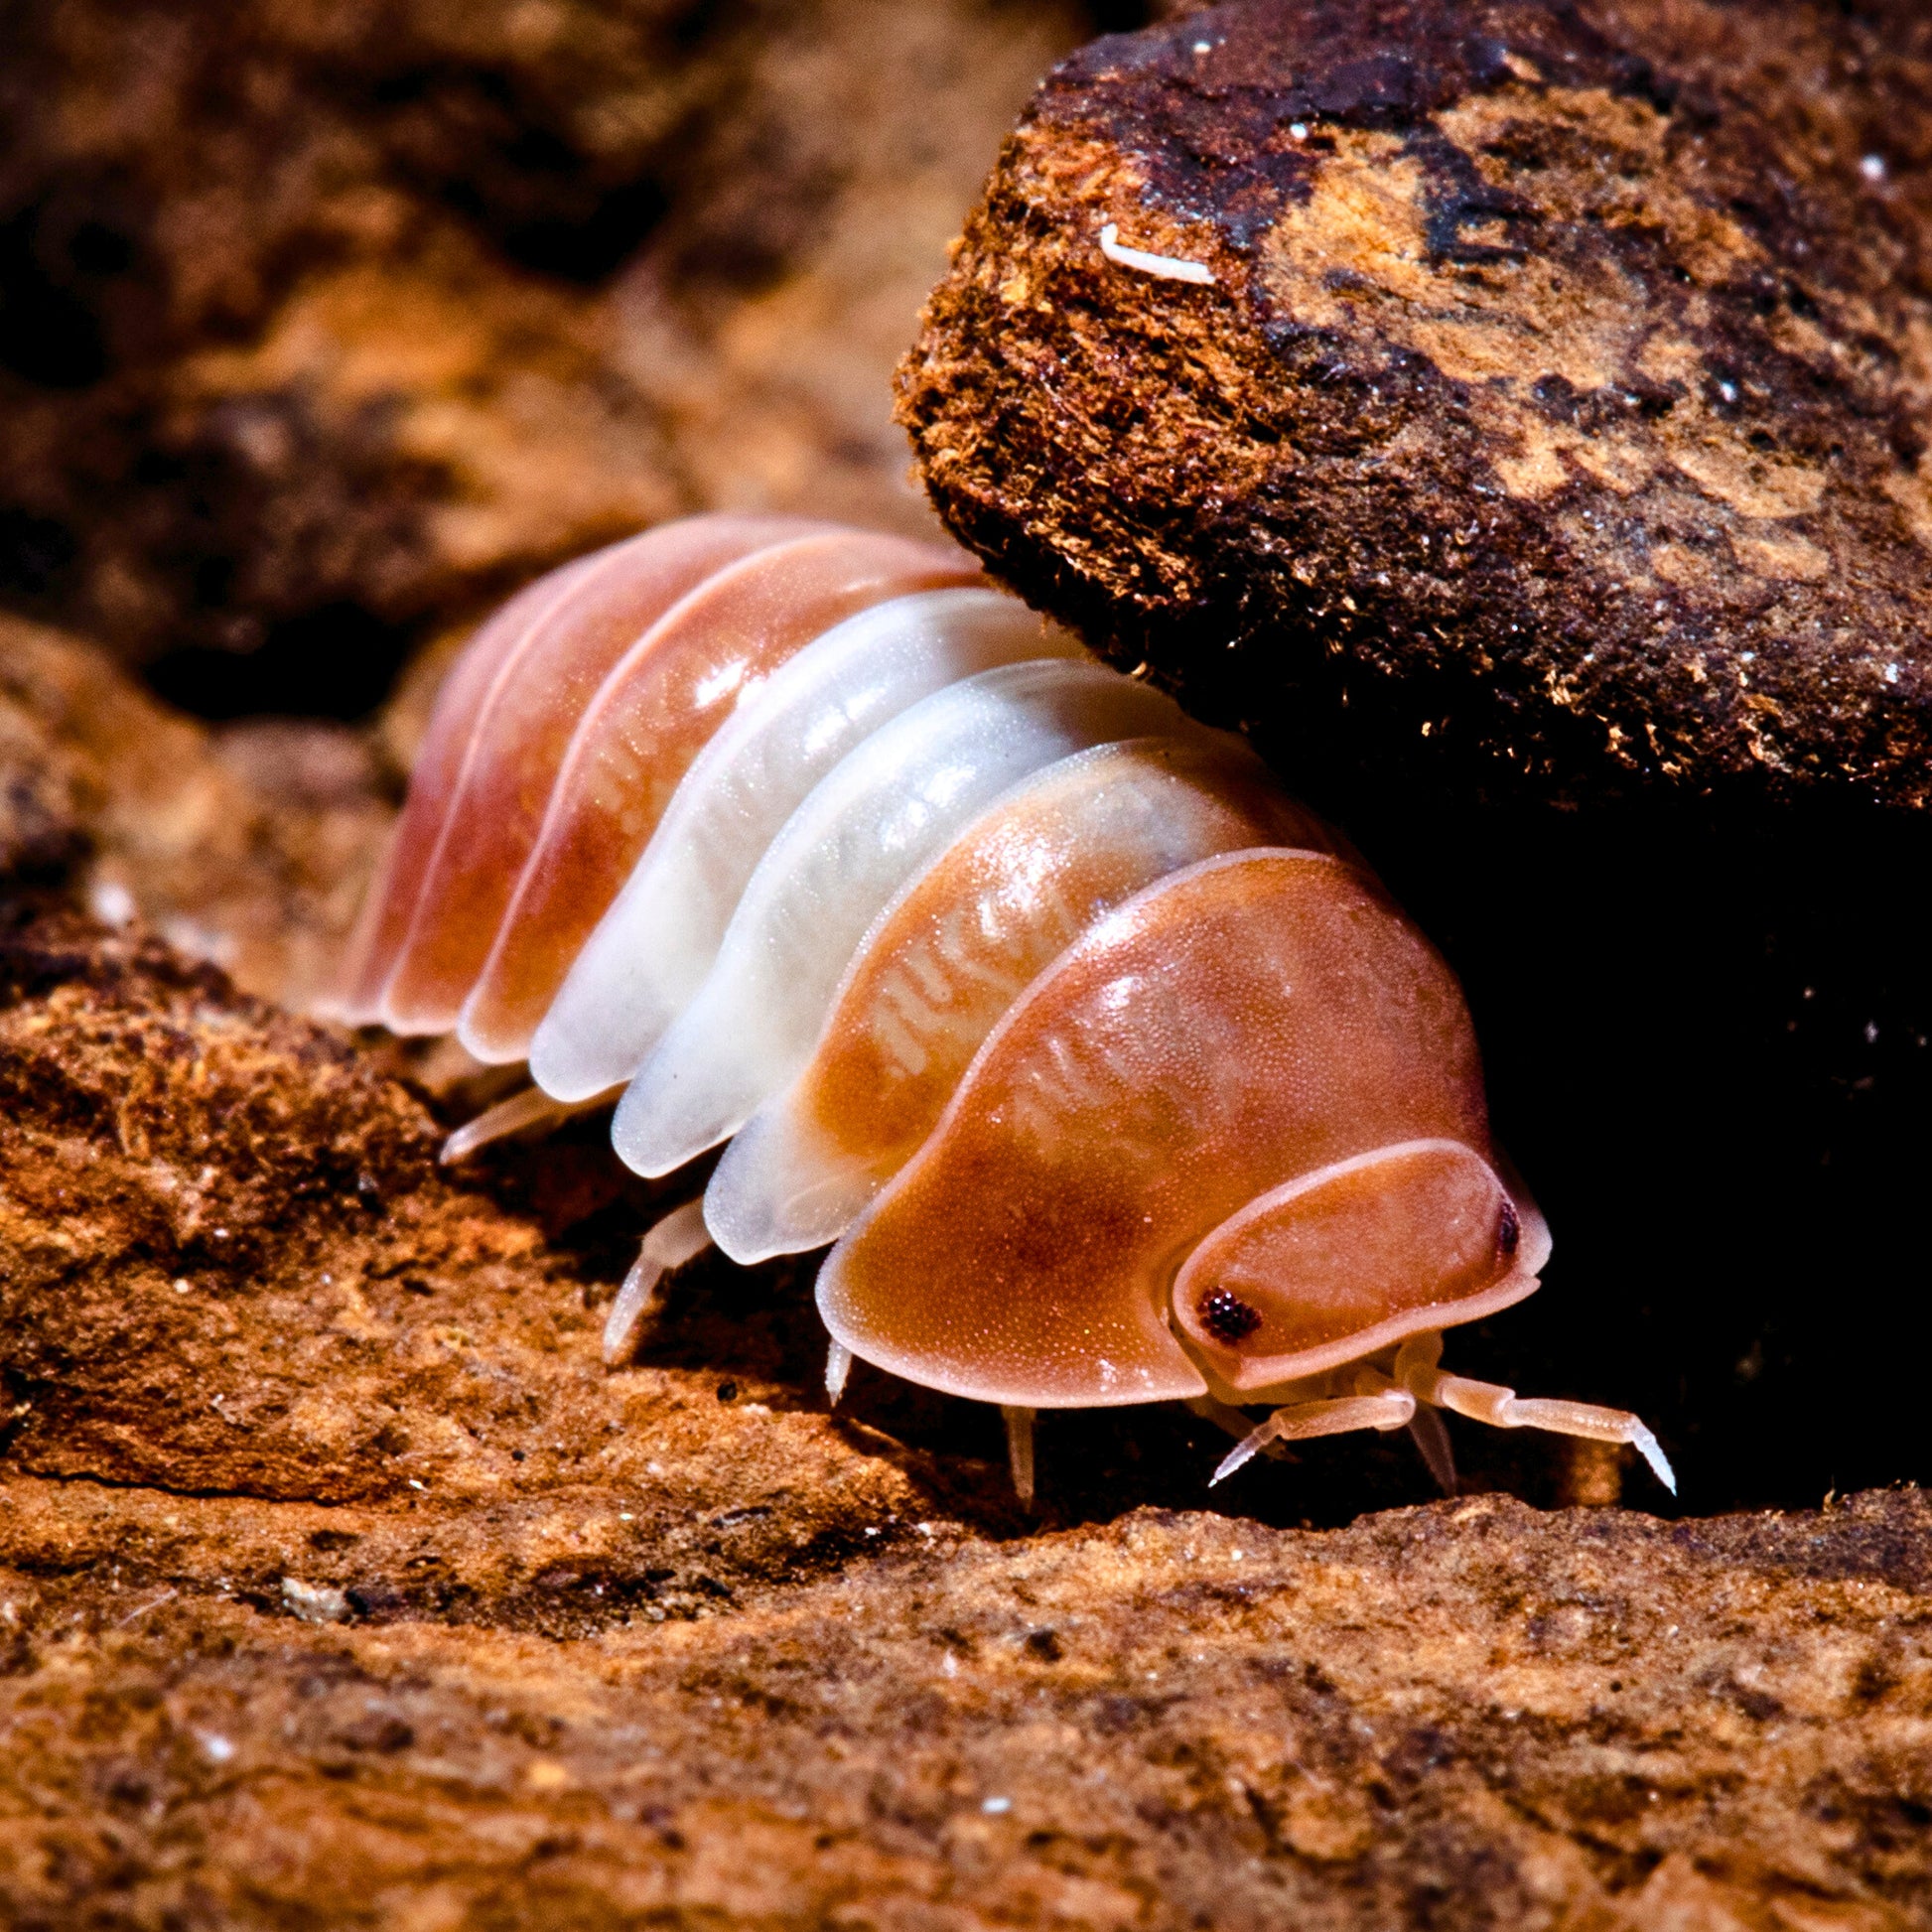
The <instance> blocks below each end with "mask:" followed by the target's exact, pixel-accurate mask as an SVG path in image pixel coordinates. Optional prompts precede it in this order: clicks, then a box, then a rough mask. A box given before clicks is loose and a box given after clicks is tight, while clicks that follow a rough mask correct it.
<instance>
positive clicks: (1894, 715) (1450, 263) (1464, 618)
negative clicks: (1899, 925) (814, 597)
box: [899, 0, 1932, 807]
mask: <svg viewBox="0 0 1932 1932" xmlns="http://www.w3.org/2000/svg"><path fill="white" fill-rule="evenodd" d="M1110 223H1111V224H1113V227H1114V230H1115V233H1114V236H1113V239H1114V241H1115V251H1114V252H1113V253H1112V254H1110V253H1109V252H1107V250H1106V249H1105V246H1104V244H1103V240H1102V234H1103V230H1104V229H1105V227H1106V226H1107V224H1110ZM1122 249H1129V250H1138V251H1142V252H1143V254H1145V255H1154V256H1161V257H1167V258H1170V260H1169V262H1168V263H1167V264H1165V265H1163V264H1162V263H1159V262H1153V263H1150V262H1147V261H1142V262H1140V263H1138V264H1137V263H1136V262H1134V261H1133V260H1131V259H1129V260H1123V259H1121V258H1120V257H1119V251H1120V250H1122ZM1175 264H1183V265H1184V264H1192V265H1193V266H1192V267H1191V268H1190V267H1185V266H1182V267H1181V268H1179V270H1178V272H1176V268H1175ZM1202 274H1205V275H1208V276H1211V277H1212V280H1211V282H1206V281H1202V280H1200V279H1198V277H1199V276H1200V275H1202ZM1190 275H1191V276H1194V277H1196V279H1191V280H1190V279H1185V277H1187V276H1190ZM899 381H900V408H901V415H902V419H903V420H904V421H905V422H906V423H907V425H908V426H909V427H910V428H911V430H912V432H913V435H914V439H915V442H916V446H917V451H918V459H919V463H920V466H921V468H922V470H923V473H924V477H925V481H926V483H927V486H928V488H929V490H930V491H931V494H932V497H933V500H934V501H935V503H936V504H937V505H938V507H939V509H940V511H941V513H942V515H943V516H944V517H945V519H946V521H947V522H948V523H949V524H950V525H951V526H952V528H953V529H954V530H955V532H956V533H957V534H958V535H960V536H961V537H962V538H964V539H965V540H966V541H967V542H969V543H970V544H971V545H972V546H973V547H974V548H975V549H977V550H978V551H980V552H981V553H982V555H984V556H985V557H986V558H987V559H988V560H989V562H990V563H991V564H992V565H993V567H994V568H995V569H996V570H997V571H999V572H1000V573H1001V574H1002V575H1004V576H1005V577H1006V578H1007V579H1009V580H1010V581H1011V582H1012V583H1013V584H1014V585H1015V586H1017V587H1018V588H1019V589H1020V590H1021V591H1022V592H1023V593H1024V594H1025V595H1026V596H1027V597H1028V598H1029V599H1030V600H1032V601H1033V602H1035V603H1036V604H1038V605H1040V606H1042V607H1043V608H1045V609H1047V610H1050V611H1051V612H1053V613H1054V615H1056V616H1058V617H1060V618H1062V619H1064V620H1067V621H1071V622H1073V623H1075V624H1077V625H1079V626H1080V627H1081V628H1082V629H1084V630H1085V631H1086V633H1087V634H1088V635H1089V636H1090V637H1091V638H1093V639H1094V640H1095V641H1096V642H1098V643H1101V644H1102V645H1104V647H1105V648H1106V649H1107V650H1108V651H1109V653H1110V654H1111V655H1112V656H1113V657H1114V658H1115V659H1116V660H1117V661H1120V662H1122V663H1123V664H1126V665H1132V664H1134V663H1136V662H1137V661H1138V660H1141V659H1146V660H1147V661H1148V662H1149V663H1150V665H1151V666H1152V668H1153V670H1154V672H1155V674H1156V675H1157V676H1159V677H1161V678H1163V679H1164V680H1166V681H1168V682H1170V683H1172V684H1173V685H1175V686H1177V687H1178V688H1180V689H1181V691H1182V692H1183V694H1185V695H1187V696H1188V698H1189V700H1190V701H1191V702H1192V703H1193V704H1194V705H1195V706H1196V708H1198V709H1202V710H1205V711H1209V712H1212V713H1216V714H1219V715H1222V716H1229V715H1232V716H1236V717H1240V718H1242V719H1245V720H1247V721H1249V722H1251V723H1253V724H1255V725H1256V726H1257V727H1259V728H1262V729H1263V730H1265V731H1266V732H1267V733H1268V734H1269V735H1271V736H1272V737H1274V738H1276V739H1277V740H1278V741H1285V742H1287V743H1288V744H1289V745H1291V746H1295V747H1298V748H1300V749H1302V750H1303V751H1305V752H1306V754H1307V759H1306V762H1307V763H1308V764H1309V765H1310V766H1311V767H1313V766H1318V765H1319V764H1321V763H1322V761H1323V760H1324V759H1329V760H1339V761H1343V762H1346V761H1349V760H1361V759H1367V760H1368V762H1369V763H1370V764H1371V765H1373V766H1374V767H1375V768H1376V769H1379V770H1382V771H1385V772H1388V773H1391V774H1394V775H1395V776H1396V777H1397V779H1398V781H1399V782H1401V783H1402V784H1404V785H1426V784H1427V783H1428V782H1429V781H1430V779H1429V774H1432V773H1451V774H1452V782H1453V783H1455V784H1456V785H1459V786H1460V787H1462V789H1463V791H1464V793H1465V795H1466V791H1467V789H1468V787H1469V785H1470V784H1471V783H1473V784H1475V785H1476V786H1478V787H1479V788H1481V789H1483V790H1485V791H1489V792H1492V793H1493V792H1494V791H1496V790H1498V789H1502V790H1507V789H1509V788H1511V784H1512V779H1513V780H1517V781H1521V783H1522V788H1524V789H1534V790H1535V791H1537V792H1540V793H1542V794H1544V795H1550V796H1556V797H1559V798H1561V797H1566V796H1567V797H1570V798H1573V799H1574V798H1580V797H1591V796H1597V795H1601V794H1603V793H1606V792H1630V791H1642V790H1663V791H1666V792H1669V791H1676V792H1680V793H1681V792H1685V791H1690V792H1695V793H1711V792H1718V793H1725V794H1730V795H1743V796H1760V795H1762V794H1763V793H1764V792H1766V791H1770V792H1773V793H1779V794H1785V795H1790V794H1797V793H1813V794H1815V793H1817V792H1818V791H1820V790H1823V791H1826V792H1829V793H1831V794H1833V795H1835V796H1838V797H1841V798H1854V799H1861V800H1864V799H1870V798H1873V797H1876V798H1878V799H1881V800H1883V801H1885V802H1886V803H1890V804H1897V805H1904V806H1910V807H1919V806H1923V805H1924V804H1925V803H1927V802H1928V800H1932V653H1928V650H1927V647H1926V643H1925V639H1926V637H1927V634H1928V631H1929V630H1932V458H1929V457H1928V456H1927V445H1928V440H1929V439H1932V18H1928V16H1926V14H1925V13H1924V11H1923V9H1920V8H1915V7H1910V6H1907V5H1904V4H1900V3H1899V0H1890V3H1889V4H1881V5H1877V6H1871V7H1862V8H1859V9H1857V10H1846V9H1839V8H1828V7H1824V6H1815V5H1807V4H1778V5H1772V4H1769V0H1748V4H1741V5H1735V6H1718V5H1715V4H1711V3H1710V0H1670V4H1665V3H1664V0H1587V4H1585V5H1583V6H1580V7H1570V6H1563V5H1555V4H1543V3H1542V0H1483V4H1479V5H1474V6H1463V5H1450V4H1448V0H1378V3H1377V4H1358V3H1357V0H1269V3H1268V4H1235V5H1230V6H1225V7H1219V8H1214V9H1212V10H1209V11H1206V12H1196V13H1192V14H1190V15H1188V16H1187V17H1185V18H1182V19H1179V20H1175V21H1172V22H1170V23H1168V24H1165V25H1162V26H1159V27H1156V28H1152V29H1149V30H1148V31H1146V32H1145V33H1141V34H1136V35H1129V36H1121V37H1116V38H1112V39H1107V40H1102V41H1099V42H1096V43H1095V44H1094V45H1092V46H1091V47H1089V48H1087V49H1086V50H1085V51H1084V52H1082V53H1081V54H1079V55H1077V56H1075V57H1074V58H1073V59H1071V60H1070V61H1068V62H1066V63H1065V64H1064V65H1063V66H1061V67H1060V68H1059V69H1056V70H1055V71H1054V72H1053V73H1052V74H1051V75H1050V76H1049V77H1048V78H1047V80H1046V81H1045V82H1044V83H1043V85H1042V86H1041V88H1040V90H1039V92H1038V94H1037V95H1036V97H1035V101H1034V103H1033V105H1032V107H1031V108H1030V109H1029V111H1028V113H1027V114H1026V116H1025V117H1024V119H1023V120H1022V122H1021V124H1020V126H1019V128H1018V130H1017V131H1016V132H1015V134H1014V135H1013V136H1012V138H1011V139H1010V141H1009V142H1008V144H1007V146H1006V148H1005V149H1004V151H1003V152H1002V155H1001V157H1000V161H999V164H998V167H997V168H996V170H995V172H994V174H993V177H992V180H991V182H990V184H989V186H988V189H987V193H986V198H985V201H984V203H983V204H982V206H981V207H979V208H977V209H976V210H975V211H974V213H973V215H972V216H971V218H970V220H969V222H968V224H967V229H966V234H965V238H964V241H963V243H962V244H961V245H960V247H959V250H958V253H957V255H956V258H955V260H954V263H953V267H952V270H951V272H950V274H949V275H948V276H947V278H946V280H945V281H944V282H943V283H942V284H941V285H940V287H939V288H938V290H937V291H936V292H935V294H934V296H933V298H932V300H931V303H930V306H929V309H928V312H927V315H926V319H925V326H924V332H923V335H922V336H921V338H920V341H919V343H918V345H917V346H916V347H915V349H914V350H913V351H912V352H911V354H910V355H909V356H908V357H907V358H906V360H905V361H904V362H903V364H902V365H901V369H900V376H899ZM1356 768H1357V770H1358V771H1359V768H1360V766H1359V763H1358V764H1357V767H1356ZM1298 775H1299V774H1298Z"/></svg>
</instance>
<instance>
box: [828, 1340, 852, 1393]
mask: <svg viewBox="0 0 1932 1932" xmlns="http://www.w3.org/2000/svg"><path fill="white" fill-rule="evenodd" d="M851 1373H852V1350H851V1349H849V1348H848V1347H847V1346H846V1345H845V1343H844V1342H842V1341H835V1342H833V1343H832V1344H831V1346H830V1347H829V1348H827V1349H826V1351H825V1393H826V1395H827V1396H828V1397H829V1398H830V1399H831V1404H832V1407H833V1408H834V1409H836V1408H837V1407H838V1406H839V1397H840V1396H842V1395H843V1394H844V1393H845V1378H846V1377H847V1376H848V1375H850V1374H851Z"/></svg>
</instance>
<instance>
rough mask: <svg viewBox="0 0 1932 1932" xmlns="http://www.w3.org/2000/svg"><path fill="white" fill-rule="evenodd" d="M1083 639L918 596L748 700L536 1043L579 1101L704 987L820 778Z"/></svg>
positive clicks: (1006, 611) (991, 595) (950, 600)
mask: <svg viewBox="0 0 1932 1932" xmlns="http://www.w3.org/2000/svg"><path fill="white" fill-rule="evenodd" d="M1048 655H1054V656H1062V657H1068V658H1083V657H1084V652H1083V651H1082V649H1081V647H1080V645H1079V644H1078V642H1077V641H1076V640H1075V639H1073V638H1072V637H1070V636H1068V635H1067V634H1066V633H1065V632H1064V631H1059V630H1055V629H1053V628H1051V627H1050V626H1047V625H1044V624H1042V623H1041V621H1040V620H1039V619H1038V618H1037V617H1035V615H1034V614H1033V613H1032V612H1031V611H1029V610H1028V609H1027V608H1026V606H1025V605H1023V604H1020V603H1018V602H1017V601H1016V600H1015V599H1013V598H1011V597H1007V596H1005V595H1003V594H1002V593H1000V592H998V591H990V590H944V591H922V592H918V593H916V594H914V595H913V596H910V597H899V598H894V599H891V600H890V601H889V602H887V603H884V604H877V605H874V606H873V607H872V609H871V610H868V611H863V612H861V613H860V614H859V615H858V616H857V617H854V618H848V619H847V620H846V621H845V622H843V623H841V624H838V625H835V626H834V627H833V628H832V629H830V630H828V631H826V632H825V634H824V635H823V636H822V637H818V638H816V639H814V641H813V642H812V643H810V644H808V645H807V646H806V647H805V649H804V650H802V651H800V652H799V654H798V655H797V656H796V657H794V658H793V659H792V660H791V661H790V662H789V663H788V664H785V665H783V666H782V667H781V668H780V669H779V670H777V671H776V672H774V673H773V674H772V676H771V677H769V678H768V679H767V680H766V681H765V682H764V684H763V685H761V686H759V688H758V689H757V690H756V691H755V692H753V693H752V695H751V696H749V697H748V698H747V699H746V700H745V701H744V702H743V703H742V704H741V705H740V707H739V709H738V711H737V712H736V713H735V714H734V715H733V717H732V719H731V722H730V723H729V724H727V725H726V726H725V727H724V728H723V729H722V730H721V731H720V732H719V733H718V735H717V736H716V737H715V738H714V739H713V740H712V741H711V743H710V744H709V745H707V746H706V747H705V749H704V751H703V752H702V753H701V754H700V755H699V757H698V759H697V761H696V762H695V763H694V764H693V765H692V767H691V769H690V770H689V771H688V772H686V774H685V776H684V778H683V780H682V781H681V783H680V784H679V786H678V788H677V791H676V793H675V794H674V795H673V797H672V799H671V803H670V805H669V807H668V808H667V809H666V811H665V813H664V817H663V819H662V820H661V821H660V823H659V825H658V827H657V830H656V832H655V833H654V834H653V835H652V838H651V842H650V844H649V846H648V847H647V848H646V849H645V852H644V855H643V857H642V858H641V859H640V860H639V861H638V862H637V867H636V870H635V871H634V872H633V873H632V874H631V875H630V878H629V880H628V882H627V883H626V884H625V886H624V888H623V891H622V892H621V894H620V895H619V897H618V898H617V901H616V902H615V903H614V904H613V905H612V907H611V909H610V911H608V912H607V913H606V914H605V915H604V918H603V920H602V922H601V923H600V924H599V926H598V928H597V930H596V931H595V932H594V933H593V934H592V935H591V938H590V940H589V942H588V943H587V944H586V946H585V948H584V950H583V952H582V953H580V954H579V955H578V958H577V961H576V964H575V965H574V966H573V967H572V968H571V971H570V977H569V978H568V979H567V980H566V981H565V982H564V987H563V991H562V992H561V993H560V994H559V995H558V996H557V1001H556V1004H555V1005H554V1006H553V1007H552V1008H551V1009H550V1011H549V1013H548V1014H547V1015H546V1016H545V1018H544V1021H543V1024H542V1025H541V1026H540V1027H539V1028H538V1030H537V1033H536V1037H535V1039H534V1040H533V1041H532V1043H531V1048H530V1073H531V1077H532V1078H533V1079H535V1081H536V1083H537V1084H538V1085H539V1086H540V1087H542V1088H543V1089H544V1091H545V1092H546V1093H549V1094H552V1095H554V1096H555V1097H556V1098H557V1099H559V1100H582V1099H587V1098H588V1097H589V1096H590V1095H592V1094H595V1093H601V1092H603V1091H604V1090H605V1089H606V1088H609V1087H613V1086H616V1085H617V1084H618V1083H619V1082H620V1081H621V1080H623V1079H625V1078H626V1077H627V1076H628V1075H629V1074H631V1073H632V1072H634V1071H635V1069H636V1068H637V1066H638V1065H639V1063H640V1062H641V1061H642V1060H643V1058H644V1056H645V1054H647V1053H648V1052H649V1051H650V1049H651V1048H652V1047H653V1046H654V1045H655V1044H656V1043H657V1041H658V1039H659V1037H660V1036H661V1035H663V1033H664V1030H665V1029H666V1028H667V1027H668V1026H669V1025H670V1024H671V1022H672V1021H673V1020H675V1019H676V1018H677V1016H678V1014H679V1013H680V1012H682V1011H683V1009H684V1007H685V1005H686V1004H687V1002H688V1001H689V1000H690V999H691V997H692V996H693V994H695V993H696V992H697V990H698V988H699V987H700V986H701V985H703V983H704V979H705V975H706V974H707V973H708V972H709V971H710V970H711V967H712V964H713V962H714V961H715V960H716V958H717V956H718V949H719V946H720V944H721V942H722V941H723V939H724V936H725V931H726V928H727V927H728V926H729V924H730V922H731V918H732V914H733V912H734V910H735V909H736V908H737V905H738V902H739V900H740V898H741V897H743V895H744V892H745V888H746V885H747V883H748V882H749V881H750V879H751V877H752V875H753V873H754V872H755V871H756V869H757V867H758V864H759V859H760V858H761V857H762V856H763V854H764V852H765V849H766V848H767V847H768V846H769V845H770V843H771V841H772V839H773V838H774V837H776V835H777V833H778V832H779V830H780V828H781V827H782V826H783V825H784V823H785V821H786V820H787V819H788V818H789V817H790V816H791V814H792V812H793V811H794V810H796V809H797V807H798V806H799V805H801V804H802V803H803V802H804V800H805V799H806V797H807V796H808V795H809V794H810V792H811V790H812V789H813V787H814V786H815V785H817V783H818V782H819V780H820V779H821V778H823V777H825V776H826V774H827V773H828V772H830V771H831V770H832V769H833V768H834V767H835V766H836V765H837V764H838V762H839V761H840V759H843V758H844V757H845V756H846V755H847V754H848V753H849V752H851V751H852V750H853V749H854V748H855V747H856V746H858V745H859V744H861V743H862V742H863V741H864V740H865V739H866V738H867V736H868V735H869V734H871V733H872V732H875V731H877V730H878V729H879V728H880V727H881V726H883V725H884V724H886V723H887V722H888V720H890V719H892V718H895V717H897V715H898V714H899V713H900V712H902V711H904V710H905V709H906V708H907V707H908V706H910V705H913V704H916V703H918V702H919V701H920V700H921V699H923V698H928V697H930V696H931V695H932V694H933V693H934V692H936V691H940V690H943V689H944V688H945V687H946V686H947V685H949V684H953V683H955V682H957V681H958V680H959V679H961V678H965V677H971V676H973V675H975V674H976V673H978V672H981V671H985V670H989V669H992V668H993V667H995V666H997V665H1001V664H1011V663H1016V662H1019V661H1022V660H1025V659H1032V658H1041V657H1046V656H1048Z"/></svg>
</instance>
